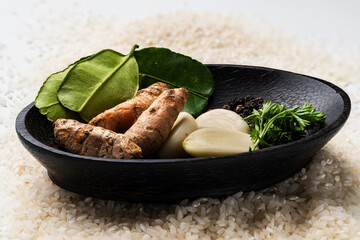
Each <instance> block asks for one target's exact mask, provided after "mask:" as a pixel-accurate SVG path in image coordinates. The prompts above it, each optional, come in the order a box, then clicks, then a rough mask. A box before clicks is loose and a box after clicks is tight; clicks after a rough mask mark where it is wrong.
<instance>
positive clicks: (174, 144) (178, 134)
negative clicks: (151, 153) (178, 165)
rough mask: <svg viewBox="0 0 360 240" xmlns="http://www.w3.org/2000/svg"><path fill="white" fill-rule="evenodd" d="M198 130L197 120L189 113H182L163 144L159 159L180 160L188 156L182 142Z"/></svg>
mask: <svg viewBox="0 0 360 240" xmlns="http://www.w3.org/2000/svg"><path fill="white" fill-rule="evenodd" d="M197 128H198V126H197V123H196V121H195V118H194V117H193V116H192V115H191V114H189V113H187V112H180V114H179V116H178V117H177V119H176V121H175V123H174V125H173V127H172V129H171V132H170V134H169V136H168V137H167V139H166V140H165V142H164V143H163V144H162V146H161V148H160V150H159V151H158V153H157V155H158V157H159V158H180V157H186V156H188V153H187V152H185V150H184V148H183V146H182V142H183V141H184V139H185V138H186V137H187V136H189V134H190V133H191V132H193V131H195V130H196V129H197Z"/></svg>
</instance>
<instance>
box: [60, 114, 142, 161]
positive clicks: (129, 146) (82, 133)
mask: <svg viewBox="0 0 360 240" xmlns="http://www.w3.org/2000/svg"><path fill="white" fill-rule="evenodd" d="M54 136H55V140H56V141H57V143H58V144H59V145H60V146H62V147H64V148H65V149H66V150H67V151H69V152H72V153H77V154H81V155H86V156H93V157H104V158H116V159H133V158H141V157H142V151H141V148H140V147H139V146H138V145H136V144H135V143H134V142H133V141H131V140H129V138H127V137H126V136H124V135H123V134H118V133H115V132H113V131H111V130H107V129H104V128H102V127H95V126H91V125H89V124H83V123H80V122H78V121H76V120H72V119H58V120H57V121H56V122H55V123H54Z"/></svg>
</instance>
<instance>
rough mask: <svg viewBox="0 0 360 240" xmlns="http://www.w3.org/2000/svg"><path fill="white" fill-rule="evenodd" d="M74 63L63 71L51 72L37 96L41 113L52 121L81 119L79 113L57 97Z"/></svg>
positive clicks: (36, 104) (37, 105) (36, 103)
mask: <svg viewBox="0 0 360 240" xmlns="http://www.w3.org/2000/svg"><path fill="white" fill-rule="evenodd" d="M74 65H75V63H73V64H71V65H70V66H68V67H67V68H66V69H65V70H63V71H60V72H57V73H54V74H51V75H50V76H49V77H48V78H47V79H46V80H45V82H44V83H43V85H42V86H41V88H40V90H39V92H38V94H37V96H36V99H35V106H36V107H37V108H39V111H40V113H41V114H43V115H46V117H47V118H48V119H50V120H51V121H56V120H57V119H58V118H72V119H80V116H79V114H78V113H75V112H73V111H70V110H68V109H66V108H64V107H63V106H62V105H61V104H60V102H59V100H58V98H57V91H58V89H59V87H60V85H61V83H62V82H63V80H64V78H65V76H66V74H67V73H68V72H69V71H70V69H71V68H73V67H74Z"/></svg>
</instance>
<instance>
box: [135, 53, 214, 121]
mask: <svg viewBox="0 0 360 240" xmlns="http://www.w3.org/2000/svg"><path fill="white" fill-rule="evenodd" d="M135 58H136V60H137V62H138V65H139V72H140V75H141V87H142V88H144V87H147V86H149V85H151V84H152V83H154V82H163V83H166V84H167V85H168V86H169V87H171V88H179V87H184V88H186V89H188V90H189V91H190V95H189V97H188V99H187V102H186V106H185V108H184V110H183V111H186V112H189V113H190V114H192V115H193V116H195V117H196V116H198V115H200V114H201V113H202V112H203V111H205V109H206V107H207V104H208V99H209V97H210V96H211V95H212V94H213V92H214V88H215V83H214V78H213V76H212V74H211V72H210V71H209V69H208V68H207V67H206V66H205V65H203V64H202V63H200V62H199V61H197V60H195V59H192V58H191V57H188V56H185V55H182V54H179V53H175V52H173V51H171V50H169V49H166V48H156V47H149V48H143V49H141V50H139V51H136V52H135Z"/></svg>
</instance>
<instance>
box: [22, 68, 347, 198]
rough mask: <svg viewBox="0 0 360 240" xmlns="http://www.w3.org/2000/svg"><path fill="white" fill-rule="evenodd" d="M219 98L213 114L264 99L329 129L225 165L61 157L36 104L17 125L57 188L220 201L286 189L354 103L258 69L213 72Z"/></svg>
mask: <svg viewBox="0 0 360 240" xmlns="http://www.w3.org/2000/svg"><path fill="white" fill-rule="evenodd" d="M208 67H209V69H210V70H211V72H212V73H213V75H214V78H215V83H216V90H215V93H214V95H213V97H212V99H211V100H210V103H209V109H213V108H221V107H222V106H223V105H224V104H226V103H227V102H228V101H229V100H231V99H232V98H234V97H244V96H248V95H252V96H255V97H263V98H264V99H267V100H271V101H273V102H276V103H284V104H286V105H287V107H292V106H294V105H302V104H303V103H304V101H306V103H308V104H312V105H314V106H315V107H316V108H317V110H321V111H324V113H325V115H326V116H327V119H326V126H325V127H324V128H322V129H320V130H319V131H317V132H315V133H313V134H310V135H308V136H307V137H305V138H303V139H300V140H298V141H295V142H291V143H288V144H283V145H279V146H275V147H270V148H265V149H261V150H257V151H254V152H247V153H240V154H235V155H227V156H220V157H203V158H182V159H161V160H160V159H137V160H116V159H104V158H96V157H86V156H81V155H77V154H72V153H69V152H66V151H63V150H61V149H60V148H59V147H58V146H57V144H56V142H55V140H54V137H53V129H52V123H51V122H50V121H48V120H47V119H46V117H44V116H43V115H41V114H40V113H39V111H38V109H37V108H36V107H34V104H33V103H31V104H30V105H28V106H27V107H26V108H24V110H22V111H21V112H20V114H19V115H18V117H17V119H16V131H17V134H18V137H19V139H20V140H21V142H22V144H23V145H24V146H25V147H26V149H27V150H28V151H29V152H30V153H31V154H32V155H33V156H34V157H35V158H36V159H37V160H38V161H40V163H41V164H42V165H43V166H44V167H45V168H46V169H47V170H48V173H49V176H50V178H51V180H52V181H53V182H54V183H56V184H57V185H59V186H61V187H63V188H65V189H68V190H70V191H73V192H76V193H80V194H84V195H88V196H94V197H99V198H106V199H122V200H127V201H135V202H149V201H150V202H165V201H178V200H181V199H183V198H196V197H221V196H226V195H229V194H234V193H236V192H238V191H249V190H257V189H262V188H265V187H268V186H270V185H272V184H275V183H277V182H280V181H282V180H284V179H286V178H288V177H290V176H292V175H293V174H295V173H296V172H298V171H299V170H300V169H301V168H303V167H304V166H306V165H307V164H308V163H309V161H310V160H311V157H312V156H313V155H314V154H315V153H316V152H317V151H319V150H320V149H321V148H322V147H323V146H324V145H325V144H326V143H327V142H328V141H329V140H330V139H331V138H332V137H333V136H334V135H335V134H336V133H337V132H338V131H339V130H340V128H341V127H342V126H343V125H344V123H345V121H346V120H347V118H348V116H349V113H350V108H351V104H350V99H349V97H348V95H347V94H346V93H345V92H344V91H343V90H341V89H340V88H339V87H337V86H335V85H333V84H331V83H329V82H326V81H323V80H320V79H316V78H313V77H309V76H304V75H300V74H296V73H291V72H286V71H281V70H276V69H270V68H263V67H252V66H237V65H208Z"/></svg>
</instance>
